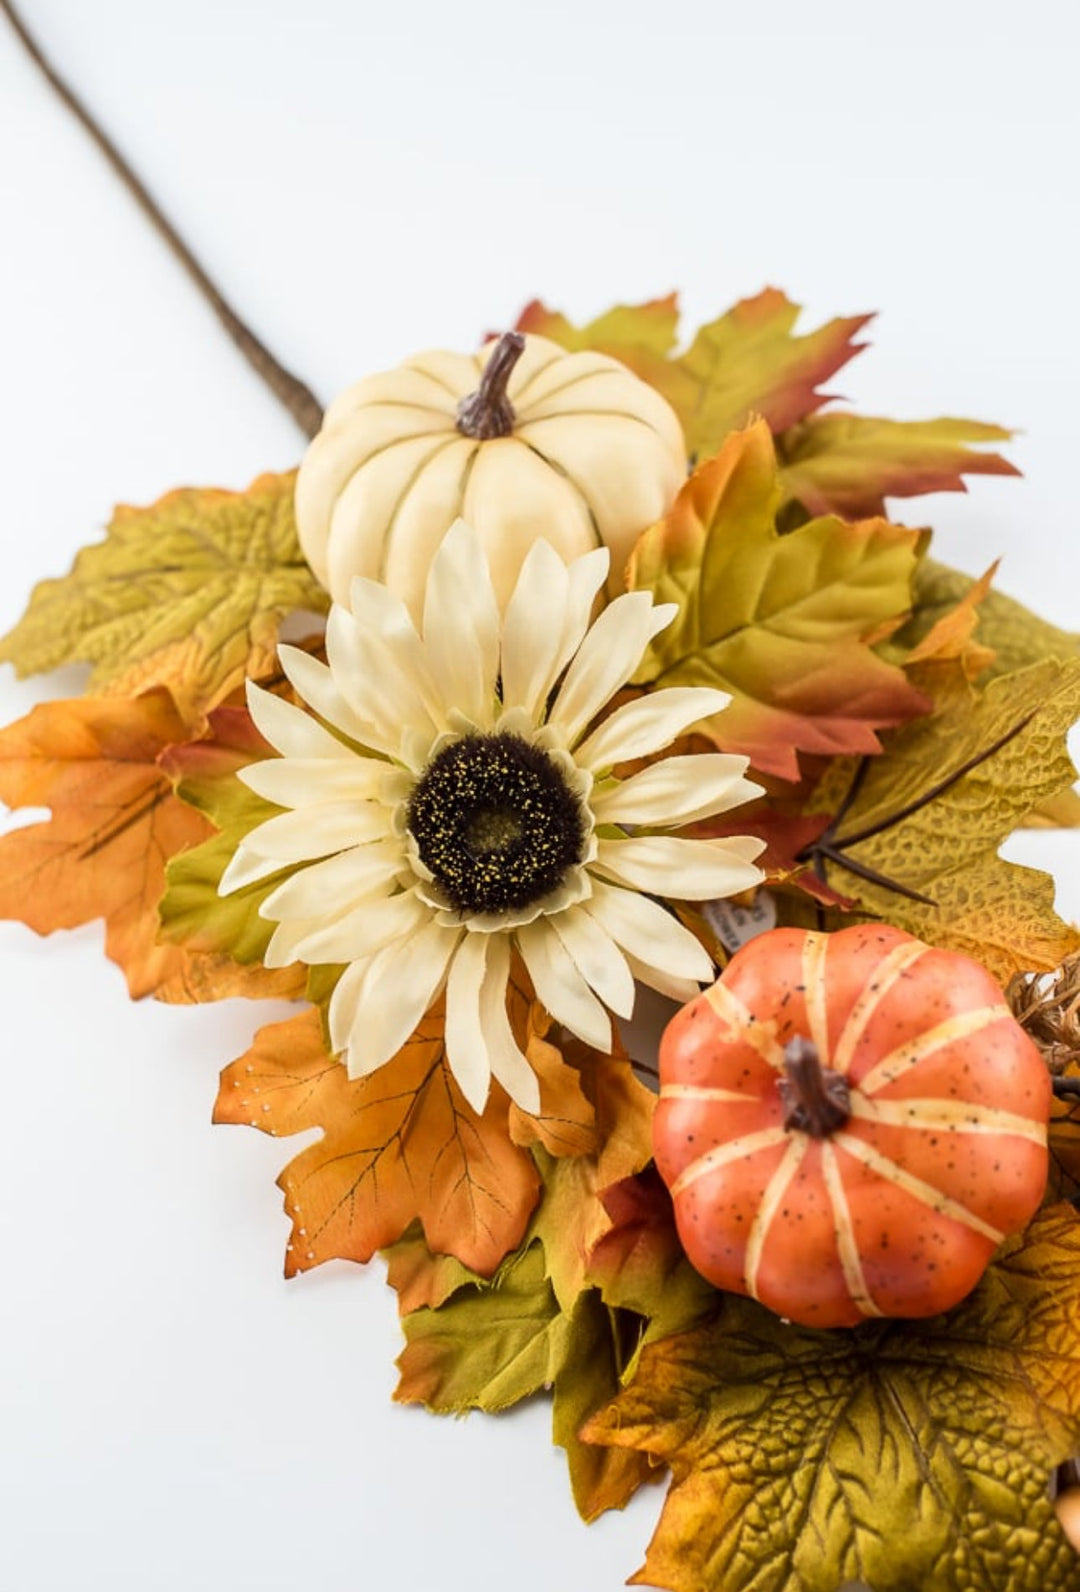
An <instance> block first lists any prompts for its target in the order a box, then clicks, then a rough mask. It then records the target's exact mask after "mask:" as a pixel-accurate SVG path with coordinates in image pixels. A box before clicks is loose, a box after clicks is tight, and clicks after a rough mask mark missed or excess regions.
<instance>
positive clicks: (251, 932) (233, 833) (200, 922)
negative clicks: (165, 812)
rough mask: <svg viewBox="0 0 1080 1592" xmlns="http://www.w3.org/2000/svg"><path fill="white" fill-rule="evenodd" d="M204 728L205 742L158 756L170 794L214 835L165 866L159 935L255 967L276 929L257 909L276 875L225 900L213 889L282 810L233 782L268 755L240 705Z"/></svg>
mask: <svg viewBox="0 0 1080 1592" xmlns="http://www.w3.org/2000/svg"><path fill="white" fill-rule="evenodd" d="M209 729H210V734H209V736H208V737H207V738H206V739H205V740H201V741H191V742H189V743H188V744H187V745H186V746H178V747H172V748H171V749H170V750H169V752H168V753H167V754H166V755H165V757H164V758H163V759H162V766H163V767H164V769H165V771H166V773H168V774H169V775H170V776H171V777H172V779H173V781H174V783H175V785H176V794H177V795H178V796H179V797H180V798H181V800H182V801H185V802H187V803H188V805H189V806H191V807H194V808H197V809H198V811H199V812H201V813H203V814H204V815H205V816H206V817H207V818H209V819H210V821H211V822H212V823H213V825H214V827H215V828H216V829H217V831H218V833H217V834H216V835H213V836H211V838H210V839H209V840H206V841H203V843H202V844H201V845H199V846H193V847H192V848H191V849H190V850H188V851H185V852H182V853H181V854H180V855H179V856H178V857H174V858H173V859H172V861H171V862H170V863H169V865H168V868H167V869H166V888H165V894H164V896H163V897H162V900H161V903H160V905H159V907H158V916H159V919H160V924H161V936H162V939H164V940H166V941H167V942H169V943H170V944H174V945H185V946H188V947H190V948H192V949H196V950H201V951H217V952H225V953H227V954H228V955H229V956H231V957H232V958H233V960H234V961H236V962H240V963H243V964H248V963H252V962H259V961H261V960H262V957H263V954H264V953H265V951H266V947H267V946H268V945H269V943H270V936H271V935H272V934H273V932H274V924H273V923H270V922H268V921H267V919H266V918H262V917H260V916H259V908H260V906H261V905H262V903H263V902H264V901H265V900H266V897H267V896H268V895H269V894H270V892H271V890H273V889H274V887H275V886H276V885H277V884H279V883H280V878H279V876H278V875H276V874H275V875H272V876H271V877H270V878H269V879H262V880H260V881H259V882H258V883H257V884H252V885H247V886H245V887H244V889H242V890H236V891H234V892H233V893H232V894H231V895H227V896H221V895H219V894H218V885H219V884H220V882H221V876H222V874H223V873H224V872H225V869H226V868H227V867H228V866H229V863H230V862H231V861H232V859H233V856H234V854H235V852H236V848H237V846H238V845H239V844H240V842H241V840H243V838H244V836H245V835H247V834H249V833H250V832H251V830H252V829H254V828H255V827H256V826H257V825H258V824H261V823H263V822H265V820H266V819H268V818H273V817H274V816H275V815H276V814H277V813H279V812H281V810H282V809H281V808H280V807H275V806H274V805H273V804H272V803H270V802H267V801H264V800H263V799H262V797H261V796H256V795H255V794H254V792H253V791H250V790H248V788H247V786H246V785H244V784H243V783H242V782H241V781H240V780H238V779H237V778H236V771H237V769H239V768H243V767H244V766H245V764H247V763H252V762H256V761H258V760H259V759H261V758H263V757H268V756H272V755H273V749H272V748H271V747H270V746H268V745H267V743H266V742H265V741H264V740H263V738H262V736H261V735H260V734H259V732H258V731H257V730H256V728H255V726H254V724H253V723H252V721H251V716H250V715H249V713H248V712H247V710H246V709H245V708H232V707H222V708H218V709H217V710H216V711H215V712H214V713H212V714H211V715H210V721H209Z"/></svg>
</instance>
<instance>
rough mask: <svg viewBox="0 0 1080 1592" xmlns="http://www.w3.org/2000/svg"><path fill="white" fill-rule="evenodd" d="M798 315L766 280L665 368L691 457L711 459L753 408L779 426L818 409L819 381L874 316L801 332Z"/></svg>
mask: <svg viewBox="0 0 1080 1592" xmlns="http://www.w3.org/2000/svg"><path fill="white" fill-rule="evenodd" d="M798 318H799V306H798V305H797V304H792V302H791V300H790V299H789V298H787V296H786V295H785V294H783V293H781V292H780V291H779V290H778V289H777V288H772V287H768V288H766V289H765V290H764V291H763V292H761V293H758V294H756V295H755V297H753V298H748V299H742V300H740V302H739V303H738V304H736V305H735V306H734V307H733V308H732V309H730V310H728V311H727V313H726V314H724V315H721V316H720V317H719V318H718V319H717V320H715V321H710V322H709V323H708V325H706V326H702V327H701V328H700V329H699V331H698V332H697V335H696V336H695V337H694V340H693V342H692V343H691V344H690V347H689V348H688V349H687V350H686V352H685V353H684V354H681V355H680V356H679V357H678V358H677V359H673V360H670V361H669V362H668V363H667V365H666V366H664V367H662V372H661V379H660V380H659V381H658V382H657V383H656V385H658V386H659V388H660V391H661V392H662V393H663V394H664V396H665V398H667V400H668V402H669V403H670V404H671V405H672V407H673V409H674V410H675V412H676V414H677V415H678V416H679V419H680V420H681V421H682V426H683V431H684V432H685V434H686V446H687V451H688V452H689V454H690V457H691V458H692V459H695V458H708V457H709V455H710V454H713V453H715V452H716V450H717V449H718V448H719V446H720V444H721V443H722V442H723V440H724V438H725V437H726V436H727V435H728V434H729V432H732V431H735V430H737V429H738V428H739V427H740V426H745V425H746V423H747V421H748V420H749V419H750V418H751V417H752V416H754V415H761V416H763V418H764V419H765V420H766V421H767V422H768V424H769V426H770V427H771V428H772V430H773V431H776V432H779V431H786V430H787V428H788V427H789V426H793V425H794V424H795V423H796V422H797V421H799V420H804V419H805V418H806V416H807V415H810V414H813V412H814V411H815V410H816V409H819V408H820V407H821V405H822V404H823V403H826V402H827V401H828V395H827V394H825V393H822V392H821V391H819V388H820V386H821V383H822V382H824V381H827V380H828V379H829V377H830V376H832V375H834V374H835V372H836V371H838V370H839V369H840V368H841V366H842V365H846V364H847V362H848V361H849V360H850V359H852V358H853V357H854V356H855V355H856V354H858V353H859V352H860V351H861V350H862V348H863V347H865V344H862V343H857V342H856V341H855V338H856V337H857V335H858V333H859V332H860V331H862V329H863V327H864V326H865V325H866V324H867V322H868V321H870V320H871V319H872V316H869V315H851V316H846V317H842V318H839V319H837V320H832V321H829V322H828V323H827V325H825V326H822V327H819V328H818V330H817V331H815V332H809V333H807V334H804V335H802V336H796V334H795V331H794V327H795V323H796V321H797V320H798Z"/></svg>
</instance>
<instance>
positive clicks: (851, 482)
mask: <svg viewBox="0 0 1080 1592" xmlns="http://www.w3.org/2000/svg"><path fill="white" fill-rule="evenodd" d="M1011 436H1012V432H1010V431H1006V430H1004V429H1003V427H1001V426H989V425H984V424H983V423H982V422H980V421H978V420H882V419H877V418H875V417H874V416H871V415H851V414H839V413H835V412H834V413H830V414H827V415H814V416H812V417H811V418H810V419H808V420H805V421H803V422H802V423H801V424H798V425H794V426H792V427H791V428H790V429H789V430H787V431H785V433H784V435H783V437H782V438H780V439H779V441H778V444H777V448H778V452H779V455H780V464H781V471H780V478H781V480H782V482H783V486H784V495H785V497H787V498H793V499H795V500H797V501H798V502H799V503H801V504H802V505H803V507H804V508H805V509H807V510H808V512H809V513H811V514H830V513H831V514H842V515H844V516H845V518H847V519H852V520H861V519H867V518H868V517H870V516H871V515H874V514H884V513H885V499H886V498H887V497H916V496H918V495H919V494H920V493H923V492H966V491H967V488H966V486H965V485H964V476H965V475H1019V474H1020V472H1019V470H1018V469H1017V468H1016V466H1015V465H1013V464H1010V463H1009V461H1008V460H1007V459H1004V458H1002V456H1001V454H1000V453H979V452H977V451H976V449H975V448H973V447H971V446H969V444H971V443H976V444H977V443H984V442H1008V441H1009V439H1010V438H1011Z"/></svg>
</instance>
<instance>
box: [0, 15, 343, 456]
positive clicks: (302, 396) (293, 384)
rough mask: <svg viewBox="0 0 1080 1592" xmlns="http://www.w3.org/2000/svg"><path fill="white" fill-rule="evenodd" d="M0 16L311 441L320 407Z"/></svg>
mask: <svg viewBox="0 0 1080 1592" xmlns="http://www.w3.org/2000/svg"><path fill="white" fill-rule="evenodd" d="M0 13H3V15H4V16H6V17H7V19H8V21H9V22H10V23H11V26H12V28H13V30H14V32H15V36H16V38H17V39H18V40H19V42H20V44H21V45H22V46H23V48H24V49H25V51H26V53H27V55H29V57H30V59H31V60H32V61H33V62H34V64H35V65H36V66H37V67H38V68H39V70H40V71H41V74H42V76H43V77H44V78H45V80H46V82H47V83H48V84H49V86H50V88H51V89H52V90H53V91H54V93H55V94H56V95H57V97H58V98H59V99H60V100H61V101H62V102H63V103H64V104H65V105H66V106H67V108H68V110H69V111H70V112H71V113H72V115H73V116H74V117H75V119H76V120H77V121H78V122H79V123H80V125H81V126H82V128H83V130H84V131H85V132H86V133H88V134H89V136H90V137H91V138H92V139H93V141H94V143H95V144H96V145H97V147H98V149H99V150H100V151H101V153H102V154H103V155H104V156H105V159H106V160H107V161H108V163H109V165H110V166H111V167H112V169H113V171H114V172H115V173H116V175H117V176H118V177H119V179H120V181H121V182H122V183H123V185H124V187H125V188H126V189H127V191H128V193H129V194H130V195H131V197H132V198H133V199H134V200H135V203H136V204H137V205H138V206H139V209H140V210H141V211H142V212H143V214H144V215H145V216H146V218H147V220H148V221H149V222H150V223H151V225H152V226H153V227H154V229H155V231H156V232H157V234H158V236H159V237H161V238H162V239H163V240H164V242H165V243H166V244H167V246H168V248H169V250H170V251H171V253H172V254H173V255H174V256H175V257H176V259H177V260H179V262H180V264H181V265H182V266H183V268H184V270H185V271H186V272H187V274H188V276H189V277H190V278H191V280H192V281H193V282H194V284H195V286H196V287H197V288H198V290H199V292H200V293H201V294H202V296H203V298H204V299H206V301H207V303H208V304H209V305H210V308H211V309H212V310H213V312H214V314H215V315H216V316H217V318H218V320H219V321H220V322H221V324H222V326H223V327H224V328H225V330H226V332H227V333H228V335H229V336H230V338H231V339H232V341H233V342H234V343H235V345H236V347H237V348H238V349H239V350H240V352H241V353H242V354H243V356H244V358H245V359H246V360H247V362H248V364H249V365H250V366H251V368H252V370H254V372H255V374H256V375H257V376H259V377H260V378H261V379H262V380H263V381H264V382H265V383H266V385H267V386H268V387H269V388H270V391H271V392H272V393H273V394H274V396H275V397H276V398H277V399H279V401H280V402H281V403H282V404H284V406H285V408H286V409H287V410H288V411H289V413H290V414H291V415H292V417H293V419H294V420H295V421H296V423H297V425H298V426H299V427H300V429H301V431H303V432H304V434H305V436H308V437H313V436H315V434H316V432H317V431H318V430H319V427H320V426H321V425H322V405H321V404H320V402H319V400H318V399H317V398H316V396H315V394H314V393H313V392H312V391H311V388H310V387H308V386H306V385H305V384H304V383H303V382H302V381H301V380H300V379H299V377H298V376H294V375H293V374H292V372H291V371H289V370H286V369H285V366H284V365H282V364H280V363H279V361H278V360H276V359H275V358H274V356H273V354H272V353H271V352H270V350H269V349H268V348H267V347H266V345H265V344H264V343H261V342H260V341H259V339H258V338H257V337H256V336H255V333H254V332H253V331H252V330H251V328H250V327H249V326H248V325H246V324H245V322H244V321H242V320H241V319H240V317H239V315H237V313H236V311H235V310H234V309H233V307H232V305H231V304H230V303H229V302H228V300H227V299H226V298H225V297H224V295H223V294H222V293H221V291H220V290H219V288H218V287H217V285H216V283H215V282H214V281H213V280H212V279H211V277H210V276H209V275H208V273H207V272H206V270H205V269H204V268H203V266H202V265H201V264H200V263H199V261H198V260H197V259H196V258H195V255H194V254H192V252H191V250H190V249H189V248H188V246H187V244H186V243H185V242H184V240H183V238H182V237H181V236H180V234H179V233H178V232H177V230H176V228H175V227H174V226H173V224H172V222H171V221H169V219H168V218H167V217H166V216H165V214H164V213H163V211H162V210H160V209H159V207H158V205H157V204H156V202H155V201H154V199H153V198H152V197H151V195H150V193H149V191H148V189H147V188H146V187H145V186H144V184H143V183H142V182H141V181H140V179H139V178H138V177H137V176H136V174H135V172H134V171H133V170H132V168H131V167H130V166H129V165H128V163H127V161H126V160H125V159H124V157H123V155H122V154H121V153H120V151H119V150H118V149H117V147H116V145H115V144H114V143H113V142H112V140H111V139H110V138H109V136H108V134H107V133H106V132H105V131H104V129H103V128H102V127H100V126H99V125H98V123H97V122H96V121H95V120H94V118H93V116H91V114H90V112H89V111H88V110H87V108H86V106H85V105H84V104H83V103H82V101H81V100H80V99H79V97H78V95H77V94H76V93H75V91H74V89H72V88H70V87H69V86H68V84H67V83H66V82H65V81H64V79H63V78H62V77H61V76H60V74H59V73H58V72H57V71H56V69H55V67H54V66H53V65H52V63H51V62H50V61H49V60H48V58H47V57H46V55H45V53H44V51H43V50H42V48H41V46H40V45H39V44H38V42H37V40H36V39H35V38H34V36H33V34H32V33H31V32H30V29H29V28H28V27H27V25H26V23H25V22H24V21H23V19H22V17H21V16H20V15H19V13H18V12H17V11H16V9H15V7H14V5H12V4H11V0H0Z"/></svg>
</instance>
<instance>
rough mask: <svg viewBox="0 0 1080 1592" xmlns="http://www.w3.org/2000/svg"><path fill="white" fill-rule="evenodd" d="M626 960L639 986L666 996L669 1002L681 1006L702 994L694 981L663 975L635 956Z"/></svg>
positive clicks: (698, 985)
mask: <svg viewBox="0 0 1080 1592" xmlns="http://www.w3.org/2000/svg"><path fill="white" fill-rule="evenodd" d="M626 960H627V961H628V962H629V964H630V971H631V972H632V973H633V975H634V977H635V978H636V979H637V981H638V983H639V984H645V985H646V986H647V987H648V988H649V989H654V990H656V992H657V994H658V995H666V996H667V998H668V1000H672V1001H678V1003H679V1005H680V1006H685V1005H687V1003H688V1002H690V1001H692V1000H696V999H697V997H698V996H699V995H700V994H701V985H700V984H696V983H694V981H693V980H692V979H689V978H674V977H672V975H671V974H670V973H661V972H660V971H659V969H658V968H655V967H650V966H649V965H648V964H647V963H645V962H638V961H637V959H636V958H635V957H633V956H628V957H627V958H626Z"/></svg>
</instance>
